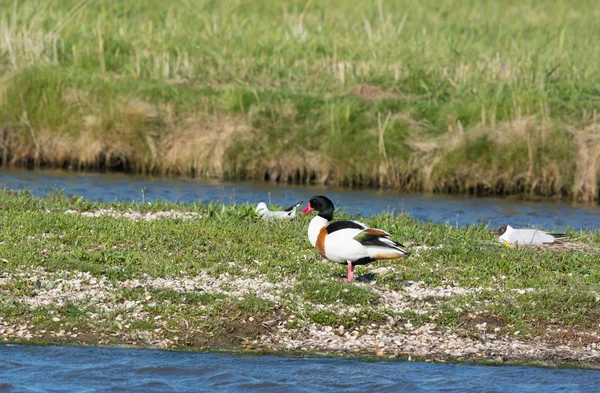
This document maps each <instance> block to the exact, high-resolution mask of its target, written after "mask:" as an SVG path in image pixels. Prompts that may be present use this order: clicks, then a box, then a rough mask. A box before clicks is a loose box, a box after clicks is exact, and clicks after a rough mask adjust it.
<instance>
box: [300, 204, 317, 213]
mask: <svg viewBox="0 0 600 393" xmlns="http://www.w3.org/2000/svg"><path fill="white" fill-rule="evenodd" d="M313 210H315V209H314V208H313V207H310V203H307V204H306V209H304V210H302V211H301V212H300V213H302V214H308V213H310V212H311V211H313Z"/></svg>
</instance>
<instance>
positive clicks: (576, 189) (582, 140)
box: [569, 124, 600, 202]
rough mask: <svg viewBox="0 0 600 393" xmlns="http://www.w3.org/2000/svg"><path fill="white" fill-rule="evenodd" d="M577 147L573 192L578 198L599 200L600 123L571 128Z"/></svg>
mask: <svg viewBox="0 0 600 393" xmlns="http://www.w3.org/2000/svg"><path fill="white" fill-rule="evenodd" d="M569 132H570V133H571V135H573V138H574V139H575V144H576V149H577V158H578V160H577V170H576V174H575V182H574V184H573V194H574V195H575V196H576V198H577V199H578V200H583V201H589V202H591V201H595V200H598V189H599V177H600V125H598V124H593V125H590V126H588V127H586V128H583V129H581V130H577V129H571V130H569Z"/></svg>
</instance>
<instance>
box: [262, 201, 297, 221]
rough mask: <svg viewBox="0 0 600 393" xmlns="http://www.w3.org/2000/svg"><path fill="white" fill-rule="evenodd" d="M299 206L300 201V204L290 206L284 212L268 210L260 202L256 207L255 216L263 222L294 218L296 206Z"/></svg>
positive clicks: (264, 204)
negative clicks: (272, 219)
mask: <svg viewBox="0 0 600 393" xmlns="http://www.w3.org/2000/svg"><path fill="white" fill-rule="evenodd" d="M301 204H302V201H300V202H298V203H296V204H295V205H292V206H290V207H288V208H287V209H284V210H269V208H268V207H267V204H266V203H264V202H260V203H259V204H258V205H256V214H258V216H259V217H260V218H262V219H263V220H268V219H271V218H274V219H277V220H284V219H288V218H294V217H296V210H297V209H298V206H300V205H301Z"/></svg>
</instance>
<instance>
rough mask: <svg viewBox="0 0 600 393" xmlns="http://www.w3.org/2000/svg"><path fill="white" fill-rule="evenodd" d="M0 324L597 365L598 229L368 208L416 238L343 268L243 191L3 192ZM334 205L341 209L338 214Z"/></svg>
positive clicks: (155, 341) (184, 343)
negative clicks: (547, 230) (347, 274)
mask: <svg viewBox="0 0 600 393" xmlns="http://www.w3.org/2000/svg"><path fill="white" fill-rule="evenodd" d="M0 207H1V209H0V217H1V220H2V222H3V223H4V224H3V225H2V228H0V232H1V235H2V239H3V240H2V242H1V243H0V258H1V259H0V337H1V338H2V339H3V340H5V341H8V342H42V343H70V344H85V345H134V346H143V347H146V346H151V347H159V348H182V349H192V350H205V349H211V350H249V351H262V352H270V351H277V352H305V353H315V352H318V353H326V354H356V355H361V356H380V357H409V356H410V357H413V358H421V357H422V358H428V359H436V360H453V361H456V360H478V361H489V362H495V363H501V362H534V363H538V364H544V363H545V364H564V363H569V364H571V363H573V362H575V363H577V362H582V363H585V364H587V365H589V366H591V367H596V365H597V364H598V361H599V360H600V359H599V358H600V350H599V349H598V342H600V337H599V334H598V332H599V323H600V318H599V316H598V315H599V314H598V311H597V310H598V305H599V304H598V303H599V300H598V299H599V295H598V293H599V288H598V282H600V281H599V280H598V279H599V278H600V277H598V274H599V273H598V271H600V270H599V269H598V264H599V263H600V262H599V261H598V251H597V249H598V247H599V245H600V237H599V235H598V233H597V232H594V233H590V232H578V233H574V235H575V236H574V240H573V241H572V242H570V243H567V244H562V245H558V246H553V247H548V248H543V249H540V248H527V247H520V248H508V247H505V246H503V245H501V244H500V243H498V242H497V241H496V240H495V239H494V238H493V237H492V235H490V234H489V232H488V230H487V229H486V228H484V227H483V226H473V227H468V228H464V229H458V230H457V229H455V228H453V227H449V226H446V225H438V224H431V223H418V222H416V221H415V220H412V219H411V218H410V217H407V216H406V215H402V216H393V215H389V214H388V215H378V216H374V217H371V218H369V219H367V220H366V221H367V223H368V224H371V225H373V226H377V227H381V228H385V229H387V230H389V231H390V232H391V233H392V235H393V237H394V238H395V239H398V240H400V241H401V242H403V243H404V244H405V245H406V246H407V247H408V248H409V249H410V250H411V252H412V253H413V255H412V256H411V257H410V258H409V259H407V260H405V261H396V262H393V261H390V262H385V263H383V262H380V263H375V264H371V265H368V266H364V267H363V266H361V267H359V268H357V274H358V280H357V282H355V283H353V284H350V285H348V284H345V283H341V282H340V281H339V279H340V278H341V277H342V276H343V274H344V268H343V267H340V266H337V265H335V264H332V263H330V262H327V261H323V260H321V259H320V258H318V257H317V256H318V254H316V252H315V251H314V250H313V249H312V248H311V247H310V244H309V243H308V241H307V239H306V227H307V225H308V219H307V218H306V217H303V218H300V219H297V220H293V221H291V222H286V223H280V222H275V223H272V222H264V221H261V220H258V219H257V218H256V217H255V215H254V213H253V208H252V207H251V206H248V205H241V206H239V205H238V206H223V205H201V204H173V203H160V202H155V203H152V204H151V205H149V204H129V203H114V204H102V203H92V202H89V201H86V200H83V199H81V198H69V197H66V196H64V195H60V194H58V195H51V196H48V197H46V198H42V199H39V198H34V197H31V196H29V195H27V194H23V193H20V194H16V195H15V194H12V193H9V192H2V193H1V194H0ZM341 217H344V214H343V213H342V214H341Z"/></svg>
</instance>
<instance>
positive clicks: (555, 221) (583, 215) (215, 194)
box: [0, 171, 600, 229]
mask: <svg viewBox="0 0 600 393" xmlns="http://www.w3.org/2000/svg"><path fill="white" fill-rule="evenodd" d="M0 187H5V188H10V189H13V190H21V189H26V190H30V191H32V192H33V193H34V194H36V195H44V194H46V193H48V191H50V190H52V189H54V188H58V189H61V190H63V191H64V192H66V193H67V194H75V195H81V196H83V197H85V198H87V199H90V200H94V201H104V202H111V201H116V200H126V201H142V200H146V201H154V200H169V201H185V202H194V201H204V202H206V203H208V202H211V201H214V202H222V203H227V204H230V203H238V204H241V203H246V202H249V203H251V204H255V203H258V202H260V201H266V202H269V200H270V202H272V203H275V204H277V205H280V206H287V205H291V204H293V203H295V202H297V201H299V200H302V201H304V202H305V203H306V202H307V201H308V199H310V197H311V196H313V195H316V194H324V195H327V196H329V197H330V198H331V199H332V200H333V201H334V203H335V205H336V207H341V208H343V209H344V210H345V211H347V212H349V213H352V214H362V215H363V216H369V215H372V214H375V213H380V212H382V211H393V212H404V211H406V212H408V213H409V214H410V215H411V216H412V217H415V218H417V219H418V220H421V221H427V220H431V221H434V222H438V223H446V222H447V223H450V224H452V225H455V224H456V223H458V225H465V224H477V223H480V222H484V223H489V224H490V226H491V227H493V228H496V227H498V226H500V225H503V224H510V225H513V226H517V227H518V226H534V227H539V228H545V229H564V228H565V227H567V226H569V227H573V228H576V229H585V228H597V226H598V222H600V209H599V208H598V206H596V205H593V206H577V205H569V204H565V203H558V202H546V203H541V202H522V201H517V200H515V199H503V198H464V197H448V196H439V195H417V194H398V193H392V192H378V191H351V190H340V189H327V188H318V187H298V186H285V185H276V184H268V183H216V182H215V183H209V182H201V181H196V180H184V179H165V178H158V179H156V178H149V177H140V176H130V175H123V174H75V173H70V172H63V171H37V172H29V171H0ZM142 190H143V192H142Z"/></svg>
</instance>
